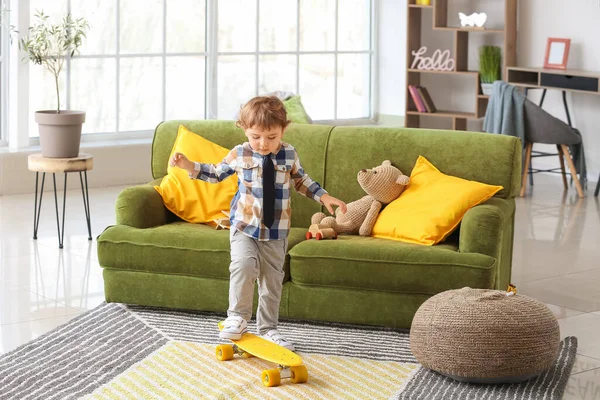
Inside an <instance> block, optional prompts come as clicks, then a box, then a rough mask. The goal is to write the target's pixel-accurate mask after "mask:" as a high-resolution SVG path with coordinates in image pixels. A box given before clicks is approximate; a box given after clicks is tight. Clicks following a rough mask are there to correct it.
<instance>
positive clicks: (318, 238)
mask: <svg viewBox="0 0 600 400" xmlns="http://www.w3.org/2000/svg"><path fill="white" fill-rule="evenodd" d="M321 239H323V235H322V234H321V232H317V240H321Z"/></svg>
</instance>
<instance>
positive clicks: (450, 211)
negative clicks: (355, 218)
mask: <svg viewBox="0 0 600 400" xmlns="http://www.w3.org/2000/svg"><path fill="white" fill-rule="evenodd" d="M501 189H502V186H494V185H486V184H484V183H480V182H475V181H469V180H466V179H462V178H457V177H455V176H450V175H446V174H444V173H442V172H440V171H439V170H438V169H437V168H436V167H435V166H434V165H433V164H431V163H430V162H429V161H428V160H427V159H426V158H425V157H423V156H419V158H418V159H417V164H416V165H415V167H414V168H413V170H412V172H411V174H410V184H409V185H408V187H407V188H406V190H405V191H404V193H402V195H401V196H400V197H398V198H397V199H396V200H394V201H392V202H391V203H390V204H388V205H387V206H386V207H385V208H384V209H383V211H381V213H379V216H378V217H377V220H376V221H375V225H374V226H373V231H372V233H371V235H372V236H374V237H378V238H382V239H392V240H399V241H403V242H408V243H416V244H424V245H429V246H431V245H434V244H436V243H439V242H441V241H443V240H445V239H446V238H447V237H448V235H450V234H451V233H452V231H454V229H456V227H457V226H458V224H460V221H461V220H462V218H463V216H464V215H465V213H466V212H467V211H469V209H470V208H471V207H474V206H476V205H478V204H480V203H483V202H484V201H486V200H488V199H489V198H490V197H492V196H493V195H494V194H496V193H497V192H498V191H499V190H501Z"/></svg>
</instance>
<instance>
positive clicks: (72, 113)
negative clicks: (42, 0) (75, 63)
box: [19, 11, 89, 158]
mask: <svg viewBox="0 0 600 400" xmlns="http://www.w3.org/2000/svg"><path fill="white" fill-rule="evenodd" d="M88 29H89V23H88V22H87V21H86V20H85V19H84V18H78V19H74V18H73V17H72V16H71V14H67V15H66V16H65V17H64V18H63V19H62V22H61V23H60V24H57V25H53V24H50V23H49V22H48V16H47V15H45V14H44V12H43V11H37V12H36V14H35V23H34V25H33V26H32V27H30V28H29V30H28V32H27V34H26V35H25V36H24V37H23V38H21V40H19V49H20V50H21V51H23V52H24V53H25V55H24V57H23V61H24V62H26V61H31V62H33V63H34V64H37V65H43V66H44V67H45V68H46V69H47V70H48V71H50V73H51V74H52V75H53V77H54V82H55V84H56V109H54V110H40V111H36V112H35V121H36V122H37V123H38V126H39V132H40V147H41V149H42V155H43V156H44V157H59V158H71V157H77V155H78V154H79V144H80V141H81V126H82V124H83V123H84V122H85V112H84V111H77V110H62V109H61V106H60V90H59V85H58V79H59V76H60V73H61V71H62V70H63V67H64V65H65V61H66V59H67V57H74V56H75V55H77V54H79V48H80V47H81V44H82V40H83V38H85V37H86V32H87V30H88Z"/></svg>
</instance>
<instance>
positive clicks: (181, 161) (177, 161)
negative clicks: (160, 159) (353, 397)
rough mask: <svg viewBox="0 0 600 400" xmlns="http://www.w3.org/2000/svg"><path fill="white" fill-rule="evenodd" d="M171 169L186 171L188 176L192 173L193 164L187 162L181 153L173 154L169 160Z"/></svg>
mask: <svg viewBox="0 0 600 400" xmlns="http://www.w3.org/2000/svg"><path fill="white" fill-rule="evenodd" d="M169 165H170V166H171V167H179V168H183V169H185V170H187V171H188V172H189V173H190V174H191V173H193V172H194V163H193V162H191V161H190V160H188V158H187V157H186V156H185V154H183V153H175V154H173V156H172V157H171V159H170V160H169Z"/></svg>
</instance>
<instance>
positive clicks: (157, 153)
mask: <svg viewBox="0 0 600 400" xmlns="http://www.w3.org/2000/svg"><path fill="white" fill-rule="evenodd" d="M179 125H183V126H185V127H186V128H187V129H189V130H190V131H192V132H195V133H197V134H199V135H202V137H203V138H206V139H207V140H210V141H211V142H214V143H216V144H218V145H220V146H223V147H225V148H227V149H232V148H234V147H235V146H236V145H237V144H240V143H243V142H245V141H247V138H246V137H245V136H244V131H243V130H241V129H240V128H237V127H236V126H235V122H234V121H214V120H201V121H184V120H181V121H166V122H162V123H161V124H160V125H158V126H157V127H156V131H155V133H154V141H153V142H152V176H153V177H154V179H156V178H162V177H163V176H165V175H166V174H167V165H168V162H169V154H170V152H171V149H172V148H173V143H175V139H176V137H177V130H178V128H179ZM332 129H333V126H329V125H309V124H290V125H289V127H288V128H287V129H286V131H285V135H283V141H284V142H286V143H289V144H291V145H292V146H294V148H295V149H296V151H297V152H298V156H299V157H300V163H301V164H302V168H303V169H304V171H306V173H307V174H308V175H310V177H311V178H312V179H313V180H314V181H317V182H319V183H320V184H321V186H323V185H324V184H325V153H326V152H327V141H328V140H329V133H330V132H331V130H332ZM513 139H514V138H513ZM355 175H356V173H355ZM230 179H231V178H230ZM325 189H326V190H327V187H325ZM319 211H322V208H321V204H319V203H317V202H316V201H314V200H312V199H309V198H307V197H304V196H302V195H300V194H298V193H297V192H296V191H295V190H294V191H292V226H294V227H304V228H306V227H308V225H310V217H311V216H312V215H313V214H314V213H316V212H319Z"/></svg>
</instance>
